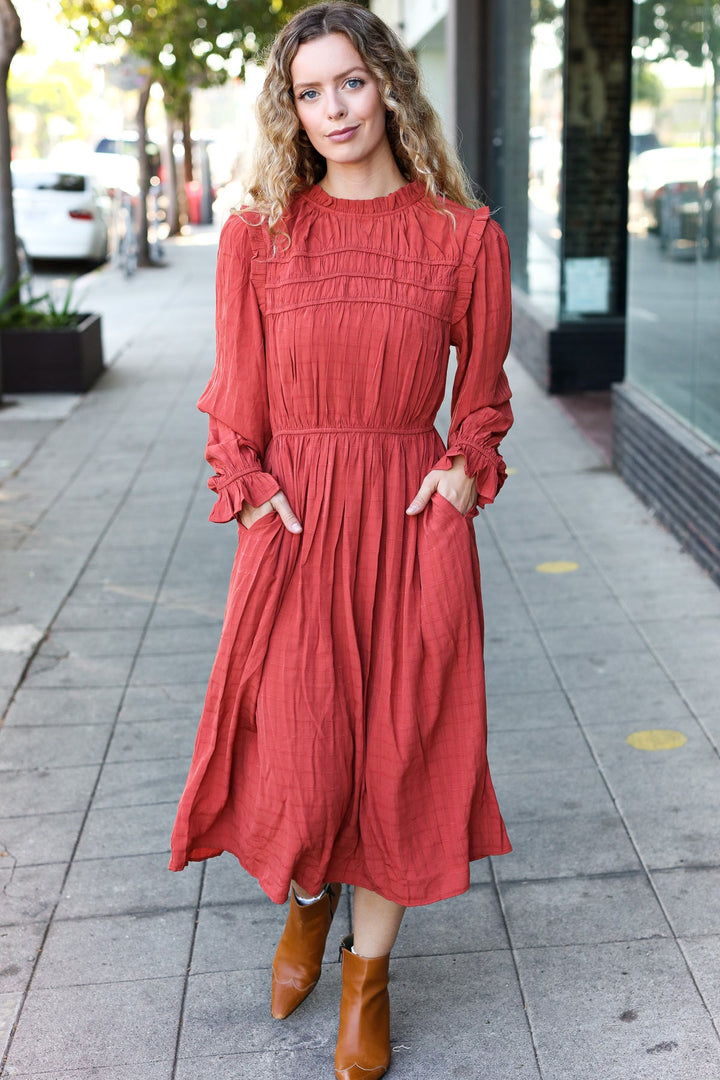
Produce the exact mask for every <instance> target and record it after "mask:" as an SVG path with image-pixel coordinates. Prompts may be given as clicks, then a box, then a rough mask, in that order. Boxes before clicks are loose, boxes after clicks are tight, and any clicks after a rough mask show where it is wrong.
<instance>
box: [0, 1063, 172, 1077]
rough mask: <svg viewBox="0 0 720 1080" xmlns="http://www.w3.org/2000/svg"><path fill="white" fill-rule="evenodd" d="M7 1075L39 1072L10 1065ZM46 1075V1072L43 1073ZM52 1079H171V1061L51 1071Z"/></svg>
mask: <svg viewBox="0 0 720 1080" xmlns="http://www.w3.org/2000/svg"><path fill="white" fill-rule="evenodd" d="M9 1069H10V1071H9V1072H8V1073H7V1075H8V1076H12V1077H13V1078H14V1080H31V1078H32V1080H34V1078H35V1077H37V1076H38V1075H39V1074H38V1073H37V1072H35V1070H33V1071H32V1072H29V1073H26V1072H22V1073H21V1072H16V1071H15V1070H14V1069H13V1068H12V1067H9ZM45 1076H47V1074H45ZM52 1076H53V1080H172V1062H171V1061H165V1062H161V1061H143V1062H142V1064H140V1065H128V1064H122V1065H118V1066H114V1065H111V1066H109V1067H108V1068H104V1067H102V1066H96V1067H92V1066H91V1067H90V1068H85V1069H71V1070H70V1071H69V1072H67V1071H65V1070H63V1072H53V1074H52Z"/></svg>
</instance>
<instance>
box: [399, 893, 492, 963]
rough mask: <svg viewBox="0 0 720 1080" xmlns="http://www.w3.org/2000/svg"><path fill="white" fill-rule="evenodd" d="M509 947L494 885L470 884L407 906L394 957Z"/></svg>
mask: <svg viewBox="0 0 720 1080" xmlns="http://www.w3.org/2000/svg"><path fill="white" fill-rule="evenodd" d="M507 948H509V942H508V937H507V932H506V930H505V924H504V922H503V917H502V912H501V911H500V905H499V904H498V900H497V894H496V892H495V887H494V886H493V885H491V884H482V885H480V884H479V885H473V886H471V888H470V889H469V890H468V892H466V893H462V895H460V896H453V897H452V898H451V899H450V900H441V901H440V902H439V903H437V904H428V905H424V906H423V907H416V908H409V909H408V910H407V911H406V912H405V915H404V917H403V921H402V925H401V927H400V933H399V935H398V940H397V943H396V945H395V948H394V949H393V957H395V956H397V957H401V956H403V957H411V956H415V957H417V956H443V955H445V956H450V955H452V956H458V957H460V956H461V955H462V954H463V953H479V952H497V951H498V950H502V949H507Z"/></svg>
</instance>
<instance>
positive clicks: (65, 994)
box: [5, 978, 183, 1076]
mask: <svg viewBox="0 0 720 1080" xmlns="http://www.w3.org/2000/svg"><path fill="white" fill-rule="evenodd" d="M182 987H183V980H182V979H181V978H174V979H146V980H144V981H142V982H121V983H103V984H94V985H88V986H62V987H54V988H52V989H48V990H30V992H29V993H28V995H27V998H26V1000H25V1003H24V1005H23V1010H22V1014H21V1022H20V1024H19V1026H18V1030H17V1034H16V1035H15V1037H14V1039H13V1042H12V1045H11V1047H10V1053H9V1055H8V1061H7V1066H6V1070H5V1071H6V1074H7V1076H21V1075H22V1074H23V1072H25V1073H27V1072H30V1073H35V1074H40V1075H41V1074H42V1073H43V1072H45V1073H49V1074H50V1075H52V1076H57V1075H59V1074H62V1072H63V1070H64V1071H69V1070H72V1069H78V1068H79V1067H86V1068H93V1067H97V1066H104V1067H107V1066H110V1065H114V1066H120V1065H122V1066H125V1065H139V1064H141V1063H142V1062H144V1061H152V1060H153V1059H154V1060H157V1058H158V1057H160V1058H163V1059H165V1060H169V1059H171V1058H172V1054H173V1050H174V1045H175V1031H176V1028H177V1023H178V1017H179V1013H180V1002H181V998H182Z"/></svg>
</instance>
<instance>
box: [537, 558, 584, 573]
mask: <svg viewBox="0 0 720 1080" xmlns="http://www.w3.org/2000/svg"><path fill="white" fill-rule="evenodd" d="M579 566H580V563H576V562H565V561H564V560H563V559H558V560H556V561H555V562H541V563H538V565H537V566H536V567H535V569H536V570H537V571H538V573H539V574H570V573H572V571H573V570H577V569H579Z"/></svg>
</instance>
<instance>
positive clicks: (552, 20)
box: [527, 0, 564, 318]
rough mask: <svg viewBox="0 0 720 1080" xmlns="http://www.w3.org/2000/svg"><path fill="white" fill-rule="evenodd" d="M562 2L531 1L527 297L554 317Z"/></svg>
mask: <svg viewBox="0 0 720 1080" xmlns="http://www.w3.org/2000/svg"><path fill="white" fill-rule="evenodd" d="M563 21H564V0H532V44H531V49H530V169H529V174H530V175H529V188H528V215H529V228H528V252H527V273H528V293H529V295H530V297H531V298H532V300H533V301H534V302H535V304H537V306H538V307H540V308H541V309H542V310H544V311H545V312H546V313H547V314H549V315H551V316H552V317H554V318H556V317H557V315H558V311H559V306H560V239H561V231H560V230H561V226H560V176H561V167H562V137H563Z"/></svg>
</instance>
